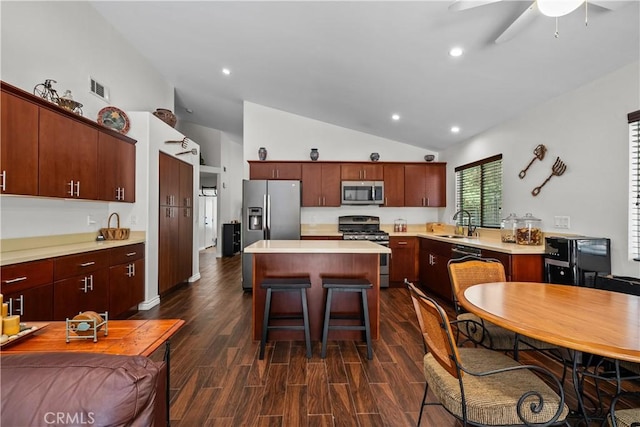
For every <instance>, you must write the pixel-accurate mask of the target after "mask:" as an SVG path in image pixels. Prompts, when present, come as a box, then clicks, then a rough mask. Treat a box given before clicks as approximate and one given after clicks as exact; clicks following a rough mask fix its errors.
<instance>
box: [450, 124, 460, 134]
mask: <svg viewBox="0 0 640 427" xmlns="http://www.w3.org/2000/svg"><path fill="white" fill-rule="evenodd" d="M458 132H460V127H459V126H451V133H458Z"/></svg>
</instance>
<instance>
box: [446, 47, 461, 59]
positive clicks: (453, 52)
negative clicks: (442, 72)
mask: <svg viewBox="0 0 640 427" xmlns="http://www.w3.org/2000/svg"><path fill="white" fill-rule="evenodd" d="M462 52H463V50H462V48H461V47H457V46H456V47H453V48H451V50H450V51H449V55H451V56H453V57H458V56H462Z"/></svg>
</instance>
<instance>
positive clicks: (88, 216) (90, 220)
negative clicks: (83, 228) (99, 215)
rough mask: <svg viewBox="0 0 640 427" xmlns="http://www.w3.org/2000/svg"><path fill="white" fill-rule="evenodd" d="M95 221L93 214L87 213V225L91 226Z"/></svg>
mask: <svg viewBox="0 0 640 427" xmlns="http://www.w3.org/2000/svg"><path fill="white" fill-rule="evenodd" d="M95 223H96V221H95V220H94V219H93V217H92V216H91V215H87V225H89V226H91V225H93V224H95Z"/></svg>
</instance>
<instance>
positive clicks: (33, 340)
mask: <svg viewBox="0 0 640 427" xmlns="http://www.w3.org/2000/svg"><path fill="white" fill-rule="evenodd" d="M184 323H185V322H184V320H181V319H158V320H155V319H154V320H109V321H108V323H107V326H108V327H109V330H108V335H107V336H105V335H104V333H103V332H102V331H99V332H98V342H93V338H91V339H72V340H71V341H70V342H69V343H67V342H66V331H65V328H66V322H27V325H29V326H33V325H36V326H39V327H41V328H42V329H39V330H38V331H36V332H34V334H33V336H30V337H29V338H25V339H23V340H21V341H20V342H16V343H14V344H12V345H10V346H7V347H6V348H3V349H0V355H5V354H21V353H36V352H42V353H45V352H47V353H50V352H65V351H70V352H84V353H104V354H120V355H128V356H147V357H148V356H150V355H151V354H153V353H154V352H155V351H156V350H158V348H160V346H161V345H162V344H164V345H165V350H164V361H165V363H166V364H167V395H166V399H167V425H169V423H170V417H169V400H170V399H169V398H170V394H169V393H170V382H169V379H170V378H169V372H170V371H171V358H170V354H171V353H170V350H171V349H170V344H169V339H170V338H171V337H172V336H173V335H174V334H175V333H176V332H177V331H178V330H179V329H180V328H181V327H182V326H183V325H184Z"/></svg>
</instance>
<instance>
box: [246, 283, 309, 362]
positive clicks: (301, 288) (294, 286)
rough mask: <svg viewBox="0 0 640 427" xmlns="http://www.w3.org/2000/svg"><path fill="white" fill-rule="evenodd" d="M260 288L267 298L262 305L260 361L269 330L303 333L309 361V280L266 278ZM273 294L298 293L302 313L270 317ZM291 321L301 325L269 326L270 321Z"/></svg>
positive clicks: (262, 357)
mask: <svg viewBox="0 0 640 427" xmlns="http://www.w3.org/2000/svg"><path fill="white" fill-rule="evenodd" d="M260 287H261V288H263V289H266V290H267V298H266V300H265V303H264V320H263V322H262V340H261V341H260V356H259V358H260V360H262V359H264V348H265V345H266V343H267V333H268V332H269V330H273V329H280V330H294V331H304V339H305V341H306V345H307V358H309V359H311V333H310V332H309V310H308V309H307V288H310V287H311V279H310V278H309V276H305V277H268V278H265V279H264V280H263V281H262V283H260ZM273 292H300V300H301V302H302V313H299V314H290V315H282V316H272V315H271V295H272V293H273ZM281 319H291V320H302V325H271V324H270V323H271V321H272V320H281Z"/></svg>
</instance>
